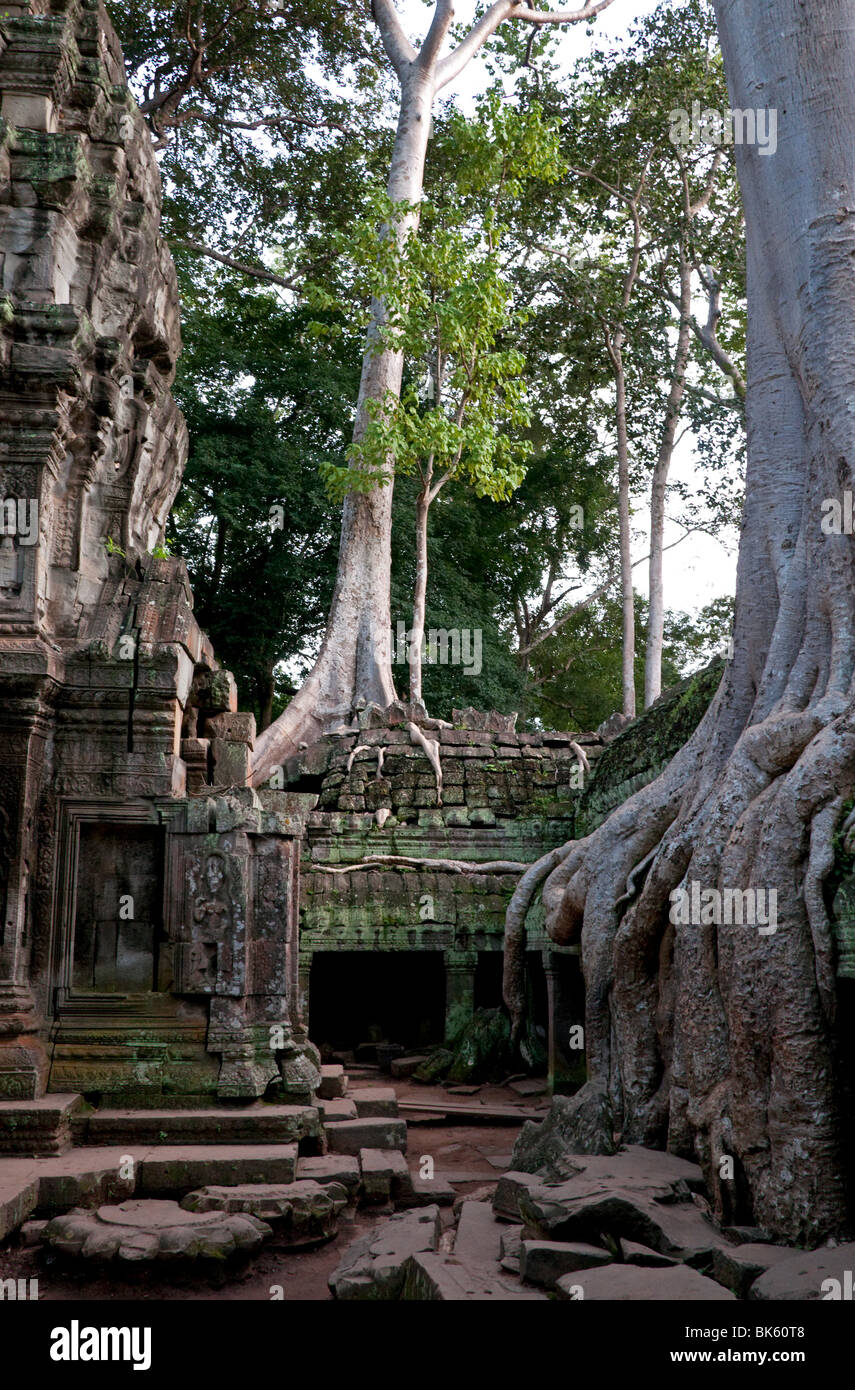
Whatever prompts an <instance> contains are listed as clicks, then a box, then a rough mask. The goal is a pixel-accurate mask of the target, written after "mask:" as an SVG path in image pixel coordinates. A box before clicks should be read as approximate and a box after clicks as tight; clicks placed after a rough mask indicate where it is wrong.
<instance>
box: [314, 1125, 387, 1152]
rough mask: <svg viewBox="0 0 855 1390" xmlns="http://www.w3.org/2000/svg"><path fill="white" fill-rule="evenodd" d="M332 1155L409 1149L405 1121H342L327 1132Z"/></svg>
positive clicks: (331, 1126)
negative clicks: (371, 1150) (365, 1150)
mask: <svg viewBox="0 0 855 1390" xmlns="http://www.w3.org/2000/svg"><path fill="white" fill-rule="evenodd" d="M327 1142H328V1144H329V1148H330V1153H334V1154H352V1155H358V1153H359V1151H360V1149H400V1150H401V1152H402V1153H405V1152H406V1149H407V1126H406V1124H405V1123H404V1121H403V1120H390V1119H379V1120H341V1121H340V1122H339V1123H338V1124H334V1125H330V1127H329V1130H328V1131H327Z"/></svg>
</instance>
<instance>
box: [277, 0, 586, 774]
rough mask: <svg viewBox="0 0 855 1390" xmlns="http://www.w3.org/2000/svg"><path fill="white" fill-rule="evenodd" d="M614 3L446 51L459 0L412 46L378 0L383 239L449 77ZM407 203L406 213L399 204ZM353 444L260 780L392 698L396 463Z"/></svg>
mask: <svg viewBox="0 0 855 1390" xmlns="http://www.w3.org/2000/svg"><path fill="white" fill-rule="evenodd" d="M611 3H612V0H588V3H586V4H584V5H583V6H582V7H581V8H578V9H561V10H549V9H546V10H538V9H534V8H531V7H530V6H528V5H525V4H518V3H515V0H495V3H493V4H492V5H490V6H489V7H488V8H487V10H486V11H485V12H484V13H483V14H482V15H481V17H480V18H479V19H478V20H477V21H476V23H475V24H473V25H472V27H471V28H470V29H469V31H468V33H466V34H465V35H464V36H463V37H462V38H461V40H460V41H459V42H458V43H457V44H456V46H455V47H452V48H451V50H450V51H449V52H447V53H445V54H444V55H443V48H444V47H445V45H446V41H447V40H448V38H449V36H450V34H451V30H452V24H453V21H454V17H455V15H454V5H453V3H452V0H437V3H436V5H435V7H434V11H433V18H432V20H431V24H430V27H429V29H428V32H427V34H426V36H425V38H424V40H423V42H422V44H421V46H420V48H418V49H416V48H415V47H414V46H413V44H412V43H411V42H410V40H409V38H408V37H407V34H406V32H405V30H404V28H403V25H402V23H401V20H400V18H399V16H398V14H397V11H396V9H395V6H394V4H393V0H372V13H373V16H374V20H375V22H376V24H377V27H378V30H379V32H380V37H381V39H382V42H383V47H384V49H385V52H386V55H387V58H388V60H389V63H390V65H391V67H392V69H393V71H394V73H395V76H396V78H397V80H398V84H399V88H400V105H399V111H398V123H397V129H396V134H395V143H394V147H393V152H392V158H391V163H390V167H389V177H388V181H387V185H386V196H387V200H388V204H389V205H390V206H391V207H393V208H397V209H398V210H399V211H398V214H397V215H396V216H394V217H389V218H387V220H386V223H385V232H386V235H388V236H393V237H395V238H396V239H397V242H398V245H399V246H403V244H404V242H405V241H406V239H407V238H408V237H409V236H410V235H411V234H413V233H414V232H416V231H417V229H418V224H419V210H420V204H421V197H422V190H423V182H424V167H425V157H426V154H427V146H428V139H429V136H430V126H431V115H432V111H433V106H434V102H435V99H436V96H437V93H438V92H440V91H441V90H442V89H443V88H445V87H447V86H448V84H449V83H451V82H453V81H454V80H455V79H456V78H457V77H458V76H459V75H460V73H461V72H462V71H463V70H464V68H465V67H466V66H467V64H468V63H469V62H470V61H471V60H472V59H473V58H474V57H475V55H476V54H477V53H478V52H479V51H480V50H481V49H482V48H483V46H484V45H485V44H486V43H487V41H488V40H489V39H490V38H491V37H492V36H493V35H494V34H495V33H496V31H497V30H498V29H499V28H500V27H501V26H502V25H504V24H514V23H520V24H528V25H533V26H541V25H554V24H576V23H587V22H589V21H590V20H592V19H594V18H595V16H596V15H598V14H600V13H601V12H602V11H603V10H605V9H607V8H608V6H609V5H610V4H611ZM402 209H403V210H402ZM385 323H386V306H385V304H384V302H383V300H382V299H378V300H377V301H376V302H375V304H374V306H373V311H372V319H371V323H370V324H369V327H368V331H367V334H366V345H365V356H364V358H363V364H362V377H361V381H360V387H359V396H358V399H357V405H356V419H355V424H354V432H353V439H354V444H355V445H356V446H359V443H360V441H361V440H362V438H363V436H364V434H365V431H366V428H367V426H368V424H369V422H370V421H371V419H372V409H371V403H372V402H373V403H374V407H375V411H376V407H377V406H378V405H379V406H381V407H382V405H383V403H384V402H386V401H387V400H388V399H389V397H390V396H391V398H392V399H395V398H399V397H400V393H401V384H402V374H403V355H402V353H401V351H400V349H399V348H397V347H395V346H394V345H391V346H390V345H386V346H384V344H383V331H384V326H385ZM363 466H364V465H363V462H362V456H361V451H360V450H359V448H358V447H357V448H356V449H355V451H354V456H353V461H352V468H353V482H354V486H353V487H352V488H351V490H350V491H349V492H348V493H347V496H346V497H345V498H344V502H343V507H342V525H341V541H340V549H339V564H338V573H337V576H336V584H335V589H334V592H333V599H332V605H331V608H330V614H329V619H328V622H327V628H326V632H325V635H324V640H323V642H322V645H321V649H320V652H319V653H318V658H317V660H316V662H315V665H314V667H313V669H312V671H311V672H310V674H309V676H308V677H307V679H306V681H305V682H304V684H303V686H302V687H301V689H300V690H299V691H298V693H297V695H296V696H295V697H294V699H293V700H292V701H291V704H290V705H289V706H288V708H287V709H286V710H285V711H284V713H283V714H282V715H280V717H279V719H277V720H276V721H275V722H274V723H273V724H272V725H271V726H270V728H269V729H267V730H265V732H264V733H263V734H262V735H261V736H260V737H259V739H258V740H257V743H256V747H255V753H254V758H253V768H252V780H253V783H254V785H256V786H257V785H259V784H260V783H261V782H263V781H265V780H266V779H267V777H269V775H270V773H271V772H272V770H273V768H274V767H275V766H276V765H277V764H279V763H281V762H282V761H283V759H285V758H286V757H289V756H291V755H292V754H293V753H295V752H296V751H297V750H298V748H299V745H300V743H302V742H310V741H311V740H312V739H314V738H317V737H319V736H320V735H321V734H322V733H324V732H327V731H329V730H330V729H333V728H335V727H341V726H342V724H343V723H346V722H348V721H349V720H350V718H351V716H352V713H353V710H354V709H355V708H357V707H359V706H360V705H363V704H365V703H368V702H370V701H374V702H376V703H377V704H380V705H383V706H385V705H388V704H389V703H390V702H391V701H392V699H394V696H395V688H394V683H393V680H392V667H391V653H390V651H389V636H388V634H389V627H390V622H391V612H390V598H389V589H390V568H391V521H392V480H393V477H394V459H393V458H391V457H390V458H388V459H386V460H385V461H384V463H383V465H382V477H381V478H380V479H379V480H378V482H377V485H372V486H370V487H368V488H366V487H365V486H364V481H365V480H364V479H362V480H360V478H359V476H358V475H359V471H360V469H361V468H362V467H363Z"/></svg>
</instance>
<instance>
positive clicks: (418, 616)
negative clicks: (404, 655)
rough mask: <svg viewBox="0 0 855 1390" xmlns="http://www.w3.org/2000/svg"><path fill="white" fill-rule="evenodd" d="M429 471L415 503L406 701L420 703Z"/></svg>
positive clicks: (429, 497)
mask: <svg viewBox="0 0 855 1390" xmlns="http://www.w3.org/2000/svg"><path fill="white" fill-rule="evenodd" d="M430 504H431V495H430V472H428V474H427V477H426V479H425V483H424V487H423V488H422V490H421V492H420V493H419V496H418V500H417V502H416V580H415V584H414V586H413V622H412V626H411V628H410V700H411V701H412V703H413V704H421V703H422V641H423V639H424V635H425V602H426V599H427V575H428V549H427V539H428V513H429V511H430Z"/></svg>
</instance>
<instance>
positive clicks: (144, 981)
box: [71, 822, 165, 995]
mask: <svg viewBox="0 0 855 1390" xmlns="http://www.w3.org/2000/svg"><path fill="white" fill-rule="evenodd" d="M162 901H163V832H162V830H161V829H160V828H159V827H158V826H153V825H144V826H140V825H118V824H113V825H109V824H108V825H104V824H100V823H97V822H93V823H89V824H84V825H81V827H80V844H79V854H78V877H77V893H76V904H75V915H74V936H73V949H72V962H71V989H72V992H73V993H74V994H75V995H79V994H85V993H90V992H94V993H97V994H105V993H106V994H111V993H148V992H154V991H157V990H159V989H162V988H163V987H164V983H165V982H164V980H163V973H164V972H163V961H162V953H163V950H164V947H165V941H164V936H163V914H162Z"/></svg>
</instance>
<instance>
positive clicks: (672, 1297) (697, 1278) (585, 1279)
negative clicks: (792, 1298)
mask: <svg viewBox="0 0 855 1390" xmlns="http://www.w3.org/2000/svg"><path fill="white" fill-rule="evenodd" d="M555 1290H556V1292H557V1294H558V1296H559V1298H562V1299H564V1300H566V1301H570V1302H576V1301H579V1299H580V1294H579V1290H581V1301H582V1302H585V1303H593V1302H600V1301H602V1300H606V1301H607V1302H608V1301H611V1302H624V1303H625V1302H629V1301H635V1300H638V1301H639V1302H644V1303H651V1302H663V1303H709V1302H714V1303H732V1302H735V1301H736V1300H735V1299H734V1297H733V1294H732V1293H731V1292H730V1290H729V1289H723V1288H722V1286H721V1284H717V1283H716V1282H715V1280H714V1279H707V1278H705V1277H704V1275H703V1274H699V1273H698V1271H697V1270H696V1269H690V1268H689V1267H688V1266H687V1265H674V1266H672V1268H670V1269H643V1268H642V1267H641V1266H640V1265H620V1264H612V1265H607V1266H606V1267H605V1268H604V1269H585V1270H577V1271H576V1272H575V1273H574V1274H564V1275H562V1277H561V1278H560V1279H559V1280H558V1283H557V1284H556V1285H555Z"/></svg>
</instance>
